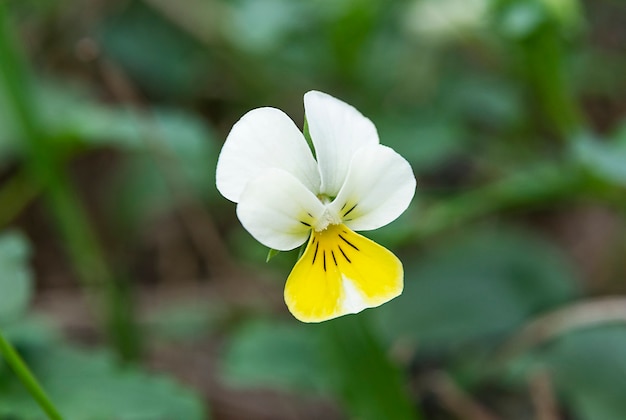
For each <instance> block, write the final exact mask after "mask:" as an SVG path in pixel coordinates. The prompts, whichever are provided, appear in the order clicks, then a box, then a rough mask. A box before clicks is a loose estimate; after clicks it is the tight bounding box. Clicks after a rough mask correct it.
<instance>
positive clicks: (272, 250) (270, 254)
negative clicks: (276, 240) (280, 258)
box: [265, 248, 280, 263]
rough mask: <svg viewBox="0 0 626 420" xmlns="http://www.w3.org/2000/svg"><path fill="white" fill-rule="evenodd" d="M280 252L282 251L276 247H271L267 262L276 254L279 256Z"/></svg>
mask: <svg viewBox="0 0 626 420" xmlns="http://www.w3.org/2000/svg"><path fill="white" fill-rule="evenodd" d="M278 254H280V251H277V250H275V249H271V248H270V249H269V250H268V251H267V258H265V262H266V263H267V262H270V260H271V259H272V258H274V257H275V256H277V255H278Z"/></svg>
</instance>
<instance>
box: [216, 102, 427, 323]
mask: <svg viewBox="0 0 626 420" xmlns="http://www.w3.org/2000/svg"><path fill="white" fill-rule="evenodd" d="M304 109H305V114H306V120H307V123H308V127H309V132H310V135H311V140H312V141H313V146H314V148H315V157H314V156H313V153H311V149H310V148H309V145H308V144H307V142H306V140H305V138H304V135H303V134H302V133H301V132H300V130H299V129H298V128H297V127H296V125H295V124H294V122H293V121H292V120H291V119H290V118H289V117H288V116H287V115H286V114H285V113H283V112H282V111H280V110H278V109H276V108H258V109H254V110H252V111H250V112H248V113H247V114H245V115H244V116H243V117H242V118H241V119H240V120H239V121H238V122H237V123H236V124H235V125H234V126H233V128H232V130H231V132H230V134H229V135H228V138H227V139H226V142H225V143H224V147H223V148H222V152H221V153H220V157H219V160H218V163H217V174H216V183H217V188H218V189H219V191H220V192H221V193H222V195H223V196H224V197H226V198H227V199H229V200H231V201H233V202H235V203H237V204H238V205H237V215H238V217H239V220H240V221H241V224H242V225H243V226H244V227H245V228H246V230H248V232H250V234H251V235H252V236H253V237H254V238H256V239H257V240H258V241H259V242H261V243H262V244H263V245H266V246H268V247H269V248H272V249H276V250H280V251H287V250H291V249H294V248H296V247H298V246H300V245H302V244H304V243H305V242H306V241H307V240H308V244H307V246H306V249H305V251H304V253H303V254H302V257H301V258H300V259H299V260H298V262H297V263H296V265H295V267H294V268H293V270H292V271H291V274H290V275H289V278H288V279H287V284H286V286H285V302H286V303H287V306H288V308H289V310H290V311H291V313H292V314H293V315H294V316H295V317H296V318H297V319H299V320H301V321H304V322H320V321H325V320H328V319H332V318H336V317H338V316H341V315H345V314H349V313H357V312H360V311H362V310H363V309H365V308H371V307H375V306H379V305H381V304H383V303H385V302H387V301H389V300H391V299H393V298H394V297H396V296H398V295H400V293H402V289H403V277H404V274H403V268H402V263H401V262H400V260H399V259H398V258H397V257H396V256H395V255H393V254H392V253H391V252H390V251H388V250H387V249H385V248H383V247H382V246H380V245H378V244H376V243H375V242H373V241H371V240H369V239H367V238H365V237H363V236H361V235H359V234H357V233H355V232H354V231H355V230H356V231H360V230H372V229H377V228H379V227H381V226H385V225H386V224H388V223H390V222H391V221H393V220H395V219H396V218H397V217H398V216H400V214H402V213H403V212H404V210H406V208H407V207H408V205H409V203H410V202H411V199H412V198H413V194H414V193H415V185H416V182H415V177H414V175H413V171H412V169H411V166H410V165H409V163H408V162H407V161H406V160H405V159H404V158H403V157H402V156H400V155H399V154H397V153H396V152H395V151H393V150H392V149H391V148H389V147H386V146H383V145H381V144H379V140H378V133H377V131H376V127H375V126H374V124H373V123H372V122H371V121H370V120H369V119H367V118H366V117H364V116H363V115H362V114H361V113H360V112H359V111H357V110H356V109H355V108H353V107H352V106H350V105H348V104H346V103H344V102H342V101H340V100H338V99H336V98H333V97H332V96H330V95H327V94H325V93H321V92H317V91H311V92H308V93H306V94H305V95H304Z"/></svg>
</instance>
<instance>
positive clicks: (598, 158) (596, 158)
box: [574, 132, 626, 185]
mask: <svg viewBox="0 0 626 420" xmlns="http://www.w3.org/2000/svg"><path fill="white" fill-rule="evenodd" d="M620 138H621V136H620V134H619V132H618V135H617V136H615V140H614V141H604V142H603V141H600V140H599V139H597V138H595V137H593V136H591V135H585V136H582V137H580V138H578V139H576V141H575V143H574V156H575V158H577V159H578V161H579V162H581V163H582V165H583V166H584V167H585V168H587V169H588V170H589V171H591V172H592V173H593V174H594V175H596V176H598V177H600V178H602V179H604V180H606V181H608V182H611V183H614V184H617V185H626V164H625V163H624V162H626V141H620Z"/></svg>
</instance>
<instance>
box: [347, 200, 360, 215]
mask: <svg viewBox="0 0 626 420" xmlns="http://www.w3.org/2000/svg"><path fill="white" fill-rule="evenodd" d="M358 204H359V203H357V204H355V205H354V206H352V207H350V210H348V211H347V212H345V213H344V214H343V217H346V216H347V215H348V214H350V212H352V210H354V209H355V208H356V206H357V205H358Z"/></svg>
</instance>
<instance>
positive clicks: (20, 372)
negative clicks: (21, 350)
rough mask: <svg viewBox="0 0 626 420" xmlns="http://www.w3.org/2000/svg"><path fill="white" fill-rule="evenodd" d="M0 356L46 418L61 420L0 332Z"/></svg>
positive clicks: (28, 370) (33, 377)
mask: <svg viewBox="0 0 626 420" xmlns="http://www.w3.org/2000/svg"><path fill="white" fill-rule="evenodd" d="M0 354H2V356H3V357H4V359H5V360H6V362H7V363H8V365H9V366H11V369H13V371H14V372H15V374H16V375H17V377H18V378H19V379H20V381H21V382H22V384H23V385H24V387H26V389H27V390H28V392H29V393H30V395H31V396H32V397H33V399H34V400H35V401H37V404H39V406H40V407H41V409H42V410H43V411H44V412H45V413H46V415H47V416H48V418H49V419H51V420H62V419H63V417H61V415H60V414H59V411H58V410H57V409H56V407H55V406H54V404H52V401H50V398H48V395H47V394H46V392H45V391H44V390H43V388H42V387H41V385H39V382H38V381H37V378H35V376H34V375H33V373H32V372H31V371H30V369H29V368H28V366H27V365H26V363H25V362H24V360H23V359H22V358H21V357H20V355H19V354H18V353H17V351H16V350H15V348H13V346H12V345H11V343H9V342H8V341H7V340H6V339H5V338H4V336H3V335H2V333H1V332H0Z"/></svg>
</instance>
